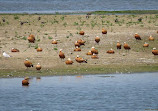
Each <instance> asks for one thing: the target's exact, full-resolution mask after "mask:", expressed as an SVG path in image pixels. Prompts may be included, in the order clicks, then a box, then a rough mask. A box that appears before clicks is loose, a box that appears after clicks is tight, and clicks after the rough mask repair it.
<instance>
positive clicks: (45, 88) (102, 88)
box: [0, 73, 158, 111]
mask: <svg viewBox="0 0 158 111" xmlns="http://www.w3.org/2000/svg"><path fill="white" fill-rule="evenodd" d="M22 80H23V78H11V79H0V111H122V110H123V111H144V110H149V109H150V110H151V109H152V110H153V109H158V73H140V74H113V75H85V76H54V77H41V79H40V80H39V79H38V80H37V79H36V78H33V79H31V80H30V85H29V86H28V87H26V86H22V85H21V81H22Z"/></svg>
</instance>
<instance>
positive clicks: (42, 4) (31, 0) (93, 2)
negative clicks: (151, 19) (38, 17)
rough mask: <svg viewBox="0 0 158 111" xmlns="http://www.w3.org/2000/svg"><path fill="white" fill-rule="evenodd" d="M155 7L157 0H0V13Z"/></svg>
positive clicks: (143, 8) (153, 8) (157, 4)
mask: <svg viewBox="0 0 158 111" xmlns="http://www.w3.org/2000/svg"><path fill="white" fill-rule="evenodd" d="M156 9H158V0H0V12H1V13H6V12H9V13H15V12H16V13H23V12H28V13H51V12H76V11H83V12H84V11H96V10H107V11H114V10H156Z"/></svg>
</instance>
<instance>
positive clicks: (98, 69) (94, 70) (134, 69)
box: [0, 64, 158, 78]
mask: <svg viewBox="0 0 158 111" xmlns="http://www.w3.org/2000/svg"><path fill="white" fill-rule="evenodd" d="M146 72H158V66H157V64H153V65H147V64H146V65H145V64H141V65H135V66H134V65H122V66H120V65H113V66H108V65H107V66H92V67H86V68H85V67H82V66H81V67H80V68H77V67H75V66H68V67H64V68H49V69H46V68H45V69H41V70H40V71H37V70H35V69H34V70H33V69H25V70H19V69H7V70H6V69H0V78H22V77H26V76H29V77H39V76H40V77H47V76H83V75H98V74H133V73H146Z"/></svg>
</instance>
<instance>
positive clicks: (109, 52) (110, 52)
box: [106, 48, 115, 54]
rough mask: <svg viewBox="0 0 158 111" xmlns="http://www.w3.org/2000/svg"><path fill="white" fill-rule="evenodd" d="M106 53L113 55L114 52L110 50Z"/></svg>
mask: <svg viewBox="0 0 158 111" xmlns="http://www.w3.org/2000/svg"><path fill="white" fill-rule="evenodd" d="M106 53H108V54H114V53H115V51H114V50H113V49H112V48H111V49H110V50H108V51H107V52H106Z"/></svg>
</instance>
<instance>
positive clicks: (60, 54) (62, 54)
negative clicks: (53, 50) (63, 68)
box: [59, 49, 65, 60]
mask: <svg viewBox="0 0 158 111" xmlns="http://www.w3.org/2000/svg"><path fill="white" fill-rule="evenodd" d="M59 57H60V59H61V60H62V59H64V58H65V55H64V53H63V52H62V49H60V52H59Z"/></svg>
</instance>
